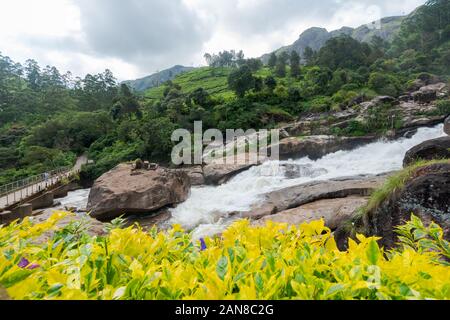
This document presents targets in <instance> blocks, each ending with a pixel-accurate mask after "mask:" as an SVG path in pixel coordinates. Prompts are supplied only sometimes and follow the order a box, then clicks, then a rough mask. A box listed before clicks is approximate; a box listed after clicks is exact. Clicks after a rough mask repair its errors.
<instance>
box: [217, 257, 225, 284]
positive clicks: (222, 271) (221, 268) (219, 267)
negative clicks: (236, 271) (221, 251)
mask: <svg viewBox="0 0 450 320" xmlns="http://www.w3.org/2000/svg"><path fill="white" fill-rule="evenodd" d="M227 271H228V259H227V257H222V258H220V260H219V262H217V267H216V272H217V275H218V276H219V278H220V279H221V280H223V279H225V275H226V274H227Z"/></svg>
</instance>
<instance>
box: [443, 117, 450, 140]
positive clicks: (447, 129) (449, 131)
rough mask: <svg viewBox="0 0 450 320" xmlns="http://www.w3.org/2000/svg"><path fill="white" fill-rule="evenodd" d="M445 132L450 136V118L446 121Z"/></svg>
mask: <svg viewBox="0 0 450 320" xmlns="http://www.w3.org/2000/svg"><path fill="white" fill-rule="evenodd" d="M444 132H445V133H446V134H447V135H449V136H450V116H449V117H448V118H447V119H445V122H444Z"/></svg>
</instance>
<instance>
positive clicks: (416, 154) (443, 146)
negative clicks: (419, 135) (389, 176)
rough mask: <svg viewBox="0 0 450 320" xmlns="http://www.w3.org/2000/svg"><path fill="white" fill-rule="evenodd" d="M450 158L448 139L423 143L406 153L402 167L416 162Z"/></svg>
mask: <svg viewBox="0 0 450 320" xmlns="http://www.w3.org/2000/svg"><path fill="white" fill-rule="evenodd" d="M446 158H450V137H442V138H438V139H433V140H428V141H425V142H423V143H421V144H419V145H418V146H415V147H414V148H412V149H411V150H409V151H408V152H407V153H406V156H405V159H404V160H403V165H404V166H405V167H407V166H409V165H411V164H413V163H415V162H417V161H418V160H434V159H446Z"/></svg>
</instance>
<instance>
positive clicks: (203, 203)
mask: <svg viewBox="0 0 450 320" xmlns="http://www.w3.org/2000/svg"><path fill="white" fill-rule="evenodd" d="M444 135H445V134H444V133H443V125H438V126H436V127H433V128H420V129H419V130H418V132H417V133H416V134H415V135H414V136H413V137H412V138H409V139H407V138H402V139H399V140H396V141H383V140H381V141H378V142H375V143H371V144H368V145H366V146H363V147H360V148H358V149H355V150H352V151H339V152H336V153H333V154H329V155H327V156H325V157H323V158H321V159H319V160H317V161H312V160H310V159H308V158H302V159H297V160H291V161H269V162H266V163H264V164H263V165H260V166H257V167H253V168H251V169H250V170H248V171H245V172H243V173H241V174H239V175H237V176H236V177H234V178H233V179H232V180H230V181H229V182H228V183H226V184H224V185H221V186H217V187H194V188H192V192H191V195H190V197H189V199H188V200H187V201H185V202H184V203H182V204H180V205H179V206H178V207H177V208H175V209H173V210H172V216H173V217H172V219H171V220H170V221H169V223H171V224H181V225H182V226H183V227H184V228H185V229H186V230H194V232H193V238H197V239H198V238H199V237H203V236H208V235H213V234H217V233H219V232H221V231H223V229H224V228H225V227H226V226H227V225H228V224H229V223H230V220H229V219H227V216H228V214H229V213H232V212H239V211H247V210H249V209H251V207H252V205H254V204H257V203H258V201H261V198H262V196H263V195H264V194H266V193H268V192H272V191H275V190H280V189H283V188H286V187H290V186H294V185H299V184H302V183H306V182H310V181H315V180H328V179H333V178H338V177H345V176H354V175H360V174H380V173H384V172H390V171H395V170H399V169H401V168H402V164H403V158H404V156H405V154H406V152H407V151H408V150H409V149H411V148H412V147H414V146H416V145H418V144H420V143H422V142H424V141H426V140H430V139H434V138H438V137H441V136H444ZM88 196H89V189H86V190H77V191H74V192H71V193H69V195H68V196H67V197H66V198H64V199H61V200H60V202H61V207H62V208H64V207H76V208H86V205H87V199H88Z"/></svg>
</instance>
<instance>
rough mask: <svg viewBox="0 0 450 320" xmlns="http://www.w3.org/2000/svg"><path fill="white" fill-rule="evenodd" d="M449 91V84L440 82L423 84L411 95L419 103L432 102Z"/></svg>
mask: <svg viewBox="0 0 450 320" xmlns="http://www.w3.org/2000/svg"><path fill="white" fill-rule="evenodd" d="M447 93H448V91H447V85H446V84H445V83H443V82H439V83H435V84H430V85H427V86H423V87H421V88H420V89H419V90H418V91H415V92H413V93H412V94H411V96H412V98H413V99H414V101H416V102H418V103H430V102H432V101H434V100H436V99H437V98H440V97H445V96H446V95H447Z"/></svg>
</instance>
